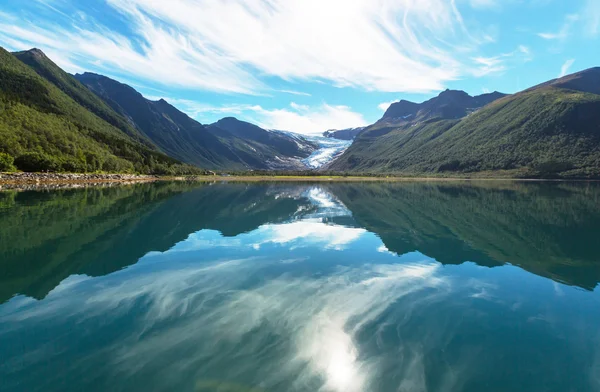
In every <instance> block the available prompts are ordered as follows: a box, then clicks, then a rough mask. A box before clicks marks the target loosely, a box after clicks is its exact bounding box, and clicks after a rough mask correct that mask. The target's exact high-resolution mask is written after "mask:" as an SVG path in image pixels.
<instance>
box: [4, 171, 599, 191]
mask: <svg viewBox="0 0 600 392" xmlns="http://www.w3.org/2000/svg"><path fill="white" fill-rule="evenodd" d="M156 181H188V182H210V183H216V182H315V183H317V182H322V183H332V182H411V181H412V182H414V181H420V182H476V181H487V182H500V181H511V182H598V181H600V180H597V179H542V178H539V179H538V178H511V177H423V176H415V177H408V176H405V177H369V176H265V175H258V176H209V175H205V176H155V175H135V174H77V173H0V190H11V189H24V190H28V189H31V190H34V189H63V188H79V187H85V186H108V185H110V186H116V185H130V184H138V183H148V182H156Z"/></svg>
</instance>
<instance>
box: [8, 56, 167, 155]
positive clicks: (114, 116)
mask: <svg viewBox="0 0 600 392" xmlns="http://www.w3.org/2000/svg"><path fill="white" fill-rule="evenodd" d="M13 55H14V56H15V57H16V58H18V59H19V60H21V61H22V62H23V63H25V64H27V65H28V66H30V67H31V68H33V70H34V71H36V72H37V73H38V75H40V76H41V77H43V78H44V79H46V80H48V81H49V82H50V83H52V84H54V85H55V86H56V87H58V88H59V89H60V90H62V91H63V92H64V93H65V94H67V95H68V96H70V97H71V98H72V99H73V100H74V101H76V102H77V103H79V104H80V105H81V106H83V107H84V108H86V109H88V110H89V111H91V112H92V113H94V114H95V115H97V116H98V117H100V118H102V119H103V120H105V121H106V122H108V123H109V124H111V125H113V126H115V127H116V128H119V129H120V130H122V131H123V132H125V133H126V134H128V135H129V136H131V137H132V138H134V139H136V140H138V141H140V142H142V143H145V144H147V145H148V146H150V147H151V148H155V149H156V146H154V145H153V144H152V143H151V142H150V140H148V139H147V138H145V137H143V135H142V134H141V133H140V132H139V131H138V130H137V129H135V127H134V126H133V125H132V124H130V123H129V122H128V121H127V119H126V118H125V117H123V116H121V115H120V114H118V113H117V112H115V111H114V110H113V109H112V108H111V107H109V106H108V105H107V104H106V103H105V102H104V101H102V100H101V99H100V98H99V97H98V96H96V94H94V93H93V92H91V91H90V90H89V89H88V88H87V87H85V86H84V85H83V84H81V83H80V82H79V81H78V80H77V79H75V78H74V77H73V76H71V75H70V74H68V73H67V72H65V71H63V70H62V69H61V68H60V67H59V66H58V65H56V64H55V63H54V62H53V61H52V60H50V59H49V58H48V57H46V55H45V54H44V53H43V52H42V51H41V50H39V49H31V50H27V51H23V52H16V53H13Z"/></svg>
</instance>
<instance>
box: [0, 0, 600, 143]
mask: <svg viewBox="0 0 600 392" xmlns="http://www.w3.org/2000/svg"><path fill="white" fill-rule="evenodd" d="M0 45H1V46H3V47H4V48H6V49H8V50H22V49H29V48H31V47H38V48H40V49H42V50H44V51H45V52H46V54H48V56H49V57H51V58H52V59H53V60H54V61H55V62H56V63H57V64H59V65H60V66H61V67H63V68H64V69H65V70H67V71H69V72H72V73H75V72H83V71H92V72H97V73H101V74H105V75H107V76H110V77H113V78H115V79H117V80H119V81H122V82H124V83H127V84H130V85H132V86H133V87H135V88H136V89H137V90H139V91H140V92H142V93H143V94H144V95H145V96H147V97H148V98H151V99H158V98H165V99H167V100H168V101H169V102H171V103H172V104H174V105H175V106H177V107H178V108H180V109H182V110H184V111H185V112H187V113H188V114H189V115H191V116H192V117H194V118H196V119H198V120H199V121H201V122H202V123H211V122H214V121H216V120H218V119H219V118H222V117H224V116H235V117H238V118H240V119H244V120H247V121H251V122H254V123H257V124H259V125H261V126H263V127H266V128H274V129H286V130H291V131H294V132H300V133H320V132H323V131H325V130H327V129H331V128H346V127H353V126H361V125H366V124H369V123H373V122H375V121H376V120H378V119H379V118H380V117H381V115H382V114H383V110H385V108H386V106H387V105H388V104H389V102H393V101H396V100H399V99H408V100H413V101H418V102H420V101H423V100H426V99H428V98H430V97H432V96H435V95H437V94H438V93H439V92H440V91H441V90H444V89H446V88H451V89H461V90H465V91H467V92H468V93H470V94H481V93H483V92H487V91H495V90H497V91H501V92H505V93H513V92H516V91H519V90H522V89H524V88H527V87H529V86H532V85H535V84H537V83H540V82H543V81H546V80H548V79H552V78H555V77H558V76H559V75H561V74H563V73H571V72H575V71H578V70H582V69H586V68H589V67H593V66H600V0H571V1H565V0H169V1H161V0H86V1H79V0H28V1H23V0H0Z"/></svg>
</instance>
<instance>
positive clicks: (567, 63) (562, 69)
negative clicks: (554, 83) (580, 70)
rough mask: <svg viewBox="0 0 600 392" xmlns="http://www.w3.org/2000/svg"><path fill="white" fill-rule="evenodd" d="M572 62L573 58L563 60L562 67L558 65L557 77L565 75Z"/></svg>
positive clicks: (573, 61)
mask: <svg viewBox="0 0 600 392" xmlns="http://www.w3.org/2000/svg"><path fill="white" fill-rule="evenodd" d="M573 63H575V59H570V60H567V61H565V63H564V64H563V65H562V67H560V75H558V77H559V78H562V77H563V76H565V75H566V74H567V73H568V72H569V69H571V66H572V65H573Z"/></svg>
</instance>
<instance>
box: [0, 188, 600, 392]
mask: <svg viewBox="0 0 600 392" xmlns="http://www.w3.org/2000/svg"><path fill="white" fill-rule="evenodd" d="M0 218H1V222H2V224H1V226H0V390H2V391H4V392H7V391H28V392H32V391H86V392H92V391H226V392H234V391H235V392H250V391H251V392H258V391H268V392H288V391H311V392H313V391H331V392H353V391H375V392H377V391H402V392H404V391H440V392H442V391H445V392H450V391H469V392H470V391H473V392H480V391H528V392H532V391H560V392H565V391H578V392H581V391H600V295H599V290H598V283H599V282H600V184H597V183H544V182H537V183H536V182H532V183H526V182H499V181H489V182H473V183H467V182H464V183H460V182H430V183H428V182H407V183H372V184H359V183H331V184H330V183H323V184H314V183H313V184H292V183H286V184H278V183H269V184H258V183H252V184H245V183H229V184H227V183H223V184H187V183H183V182H179V183H167V182H163V183H154V184H140V185H135V186H122V187H110V188H87V189H78V190H59V191H40V192H32V191H28V192H11V191H9V192H0Z"/></svg>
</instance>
